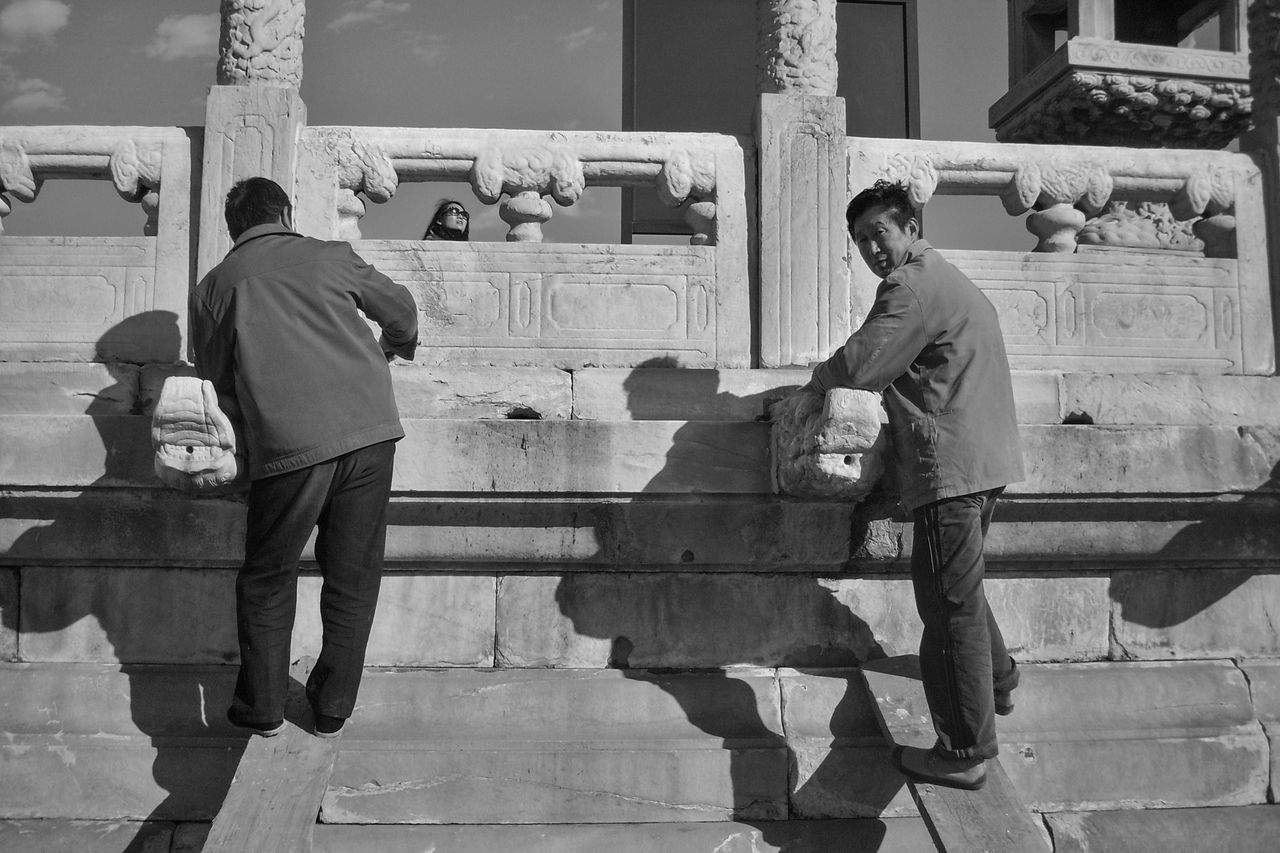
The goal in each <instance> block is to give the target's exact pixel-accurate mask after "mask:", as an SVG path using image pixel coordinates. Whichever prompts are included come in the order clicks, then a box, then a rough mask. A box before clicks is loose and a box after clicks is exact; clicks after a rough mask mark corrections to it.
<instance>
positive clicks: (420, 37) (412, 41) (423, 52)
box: [409, 31, 449, 63]
mask: <svg viewBox="0 0 1280 853" xmlns="http://www.w3.org/2000/svg"><path fill="white" fill-rule="evenodd" d="M409 52H410V53H412V54H413V55H414V56H415V57H417V58H418V59H420V60H421V61H423V62H427V63H431V62H438V61H440V60H441V59H444V57H445V55H446V54H447V53H448V52H449V40H448V39H447V38H445V37H444V36H442V35H440V34H439V33H424V32H419V31H414V32H411V33H409Z"/></svg>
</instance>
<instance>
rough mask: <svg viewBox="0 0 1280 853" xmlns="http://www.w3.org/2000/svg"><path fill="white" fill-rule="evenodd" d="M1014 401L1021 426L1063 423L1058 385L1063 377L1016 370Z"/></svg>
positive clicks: (1036, 371)
mask: <svg viewBox="0 0 1280 853" xmlns="http://www.w3.org/2000/svg"><path fill="white" fill-rule="evenodd" d="M1011 378H1012V380H1013V399H1014V405H1015V407H1016V408H1017V411H1018V423H1020V424H1058V423H1062V411H1061V409H1060V407H1059V406H1060V404H1059V402H1058V396H1059V391H1058V383H1059V382H1060V381H1061V376H1060V375H1059V374H1057V373H1047V372H1044V371H1040V370H1015V371H1013V373H1012V374H1011Z"/></svg>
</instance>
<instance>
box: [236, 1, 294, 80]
mask: <svg viewBox="0 0 1280 853" xmlns="http://www.w3.org/2000/svg"><path fill="white" fill-rule="evenodd" d="M305 18H306V3H305V2H304V0H271V2H267V3H262V2H249V0H223V3H222V26H221V35H220V36H219V38H218V85H219V86H243V85H246V84H260V85H267V86H288V87H292V88H295V89H296V88H297V87H299V86H301V85H302V32H303V21H304V19H305Z"/></svg>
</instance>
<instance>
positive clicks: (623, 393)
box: [573, 367, 811, 421]
mask: <svg viewBox="0 0 1280 853" xmlns="http://www.w3.org/2000/svg"><path fill="white" fill-rule="evenodd" d="M810 375H811V371H809V370H807V369H792V370H786V369H774V370H728V369H722V370H691V369H682V370H677V369H670V368H660V367H636V368H632V369H631V370H608V369H593V368H586V369H583V370H575V371H574V372H573V416H574V417H575V418H579V419H581V420H597V421H626V420H637V421H641V420H643V421H754V420H760V419H762V418H764V417H765V416H766V415H767V414H768V407H769V404H770V403H771V402H773V401H775V400H780V399H782V398H783V397H786V396H788V395H790V394H792V393H794V392H795V391H797V390H799V389H800V387H801V386H802V385H804V384H805V383H806V382H808V381H809V377H810Z"/></svg>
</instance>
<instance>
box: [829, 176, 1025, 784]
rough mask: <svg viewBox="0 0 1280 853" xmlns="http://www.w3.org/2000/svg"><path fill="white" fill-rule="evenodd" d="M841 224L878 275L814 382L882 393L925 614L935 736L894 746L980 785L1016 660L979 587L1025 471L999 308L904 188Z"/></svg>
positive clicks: (937, 780) (883, 185) (854, 211)
mask: <svg viewBox="0 0 1280 853" xmlns="http://www.w3.org/2000/svg"><path fill="white" fill-rule="evenodd" d="M846 219H847V222H848V226H849V232H850V234H851V235H852V236H853V240H854V243H855V244H856V245H857V247H858V251H859V253H860V254H861V255H862V259H863V260H864V261H866V263H867V266H869V267H871V269H872V271H874V272H875V273H876V274H877V275H879V276H881V277H882V278H883V279H884V280H883V281H882V282H881V283H880V287H879V288H878V289H877V291H876V299H875V303H874V304H873V305H872V307H871V311H870V313H869V314H868V315H867V319H866V321H865V322H864V323H863V324H862V326H861V327H860V328H859V329H858V330H857V331H856V332H854V333H853V335H852V336H851V337H850V338H849V340H848V342H847V343H845V345H844V346H843V347H842V348H841V349H840V350H839V351H838V352H836V353H835V355H833V356H832V357H831V358H829V359H828V360H827V361H825V362H823V363H822V364H820V365H818V367H817V368H816V369H815V370H814V372H813V379H812V381H811V382H810V383H809V386H807V387H809V388H810V389H811V390H814V391H817V392H819V393H826V391H827V390H829V389H831V388H834V387H837V386H842V387H848V388H859V389H863V390H867V391H877V392H883V393H884V403H885V408H886V409H887V410H888V413H889V427H890V430H891V434H892V436H893V447H894V461H895V464H896V467H897V472H898V480H899V489H900V494H901V501H902V504H903V507H904V508H905V509H907V510H908V511H910V512H911V513H912V518H913V521H914V535H913V541H912V552H911V579H912V584H913V586H914V588H915V596H916V606H917V608H918V610H919V612H920V617H921V620H922V621H923V623H924V633H923V637H922V639H921V642H920V669H921V673H922V677H923V680H924V690H925V696H926V698H927V699H928V702H929V711H930V714H931V715H932V717H933V723H934V728H935V729H936V731H937V734H938V741H937V743H936V744H935V745H934V746H933V748H932V749H927V750H926V749H919V748H915V747H905V748H901V747H900V748H899V749H897V750H896V751H895V752H894V763H895V765H896V766H897V767H898V769H899V770H901V771H902V772H903V773H904V774H905V775H907V776H909V777H911V778H914V779H916V780H918V781H924V782H931V783H934V784H941V785H950V786H952V787H958V788H969V789H974V788H979V787H981V786H982V785H983V784H984V783H985V782H986V768H985V766H984V763H983V761H984V759H987V758H993V757H995V755H996V754H997V744H996V733H995V720H994V717H993V714H994V713H1001V714H1007V713H1009V712H1010V711H1012V709H1013V703H1012V700H1011V697H1010V693H1011V691H1012V690H1013V688H1014V687H1016V686H1017V682H1018V670H1017V667H1016V665H1015V664H1014V662H1013V660H1012V658H1010V657H1009V653H1008V651H1007V650H1006V648H1005V644H1004V638H1003V637H1002V635H1001V633H1000V628H999V626H997V625H996V621H995V619H994V618H993V617H992V615H991V610H990V608H989V607H988V605H987V598H986V594H985V592H984V590H983V585H982V578H983V573H984V565H983V556H982V549H983V542H984V540H985V538H986V534H987V527H988V525H989V524H990V523H991V515H992V512H993V511H994V509H995V504H996V499H997V497H998V496H999V494H1000V492H1001V491H1003V489H1004V487H1005V485H1007V484H1008V483H1013V482H1017V481H1018V480H1021V479H1022V477H1023V470H1022V453H1021V451H1020V450H1019V442H1018V424H1017V417H1016V414H1015V412H1014V403H1013V387H1012V383H1011V381H1010V377H1009V363H1008V359H1007V358H1006V356H1005V350H1004V339H1003V337H1002V335H1001V333H1000V324H999V322H998V320H997V317H996V312H995V308H994V307H993V306H992V305H991V303H990V301H988V300H987V298H986V297H985V296H984V295H983V294H982V292H981V291H980V290H978V288H977V287H976V286H975V285H974V284H973V282H971V281H969V279H968V278H967V277H966V276H965V275H964V273H962V272H960V271H959V270H958V269H956V268H955V267H954V266H952V265H951V264H950V263H948V262H947V261H946V260H945V259H943V257H942V256H941V255H940V254H938V252H937V250H935V249H934V248H933V247H932V246H930V245H929V244H928V243H927V242H925V241H924V240H922V239H920V238H919V234H920V225H919V222H918V220H917V219H916V217H915V211H914V210H913V207H912V205H911V201H910V197H909V196H908V194H907V191H906V189H905V188H904V187H902V186H901V185H899V184H891V183H889V182H887V181H878V182H877V183H876V185H875V186H874V187H871V188H870V189H867V190H863V191H862V192H861V193H859V194H858V195H857V196H855V197H854V199H853V201H852V202H850V203H849V208H848V210H847V212H846Z"/></svg>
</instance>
